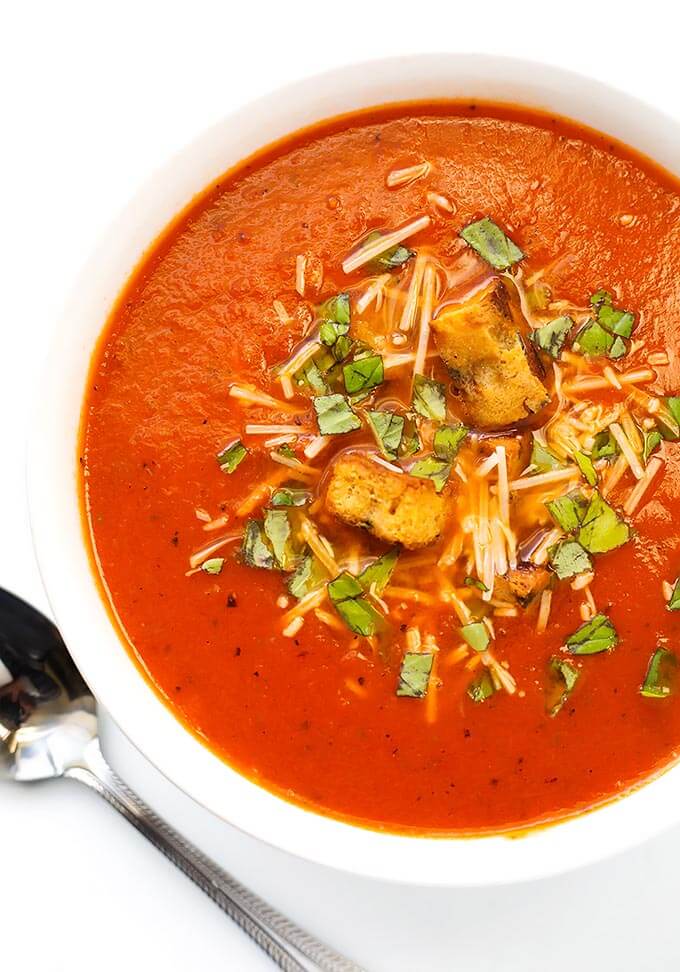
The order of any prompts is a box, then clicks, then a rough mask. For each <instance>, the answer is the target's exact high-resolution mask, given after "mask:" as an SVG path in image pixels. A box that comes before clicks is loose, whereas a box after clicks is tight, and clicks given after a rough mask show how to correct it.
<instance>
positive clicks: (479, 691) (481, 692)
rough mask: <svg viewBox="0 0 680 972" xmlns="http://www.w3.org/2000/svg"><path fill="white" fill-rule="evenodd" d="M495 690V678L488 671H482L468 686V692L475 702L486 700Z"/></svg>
mask: <svg viewBox="0 0 680 972" xmlns="http://www.w3.org/2000/svg"><path fill="white" fill-rule="evenodd" d="M495 691H496V688H495V686H494V684H493V679H492V678H491V676H490V675H489V673H488V672H486V671H485V672H482V674H481V675H480V676H479V677H478V678H476V679H475V680H474V681H472V682H470V684H469V685H468V687H467V694H468V695H469V696H470V698H471V699H472V701H473V702H486V700H487V699H488V698H490V697H491V696H492V695H493V693H494V692H495Z"/></svg>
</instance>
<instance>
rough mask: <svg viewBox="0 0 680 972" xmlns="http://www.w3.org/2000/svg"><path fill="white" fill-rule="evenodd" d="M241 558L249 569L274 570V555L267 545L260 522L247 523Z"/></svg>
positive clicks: (250, 521) (249, 521) (251, 521)
mask: <svg viewBox="0 0 680 972" xmlns="http://www.w3.org/2000/svg"><path fill="white" fill-rule="evenodd" d="M241 556H242V557H243V560H244V563H246V564H247V565H248V567H262V568H265V569H266V570H273V569H274V567H275V562H274V554H273V553H272V551H271V549H270V547H269V544H268V543H267V540H266V538H265V535H264V531H263V529H262V524H261V523H260V521H259V520H248V522H247V523H246V528H245V531H244V533H243V542H242V544H241Z"/></svg>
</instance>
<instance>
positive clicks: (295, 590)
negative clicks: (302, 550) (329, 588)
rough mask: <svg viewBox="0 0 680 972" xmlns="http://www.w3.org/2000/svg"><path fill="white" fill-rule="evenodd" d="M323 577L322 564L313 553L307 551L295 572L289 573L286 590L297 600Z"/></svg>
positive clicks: (317, 585) (320, 582) (323, 578)
mask: <svg viewBox="0 0 680 972" xmlns="http://www.w3.org/2000/svg"><path fill="white" fill-rule="evenodd" d="M325 579H326V572H325V571H324V569H323V567H322V565H321V564H320V563H319V561H318V560H317V559H316V558H315V557H314V556H313V554H311V553H308V554H305V556H304V557H303V559H302V561H301V562H300V564H299V566H298V567H297V569H296V571H295V573H294V574H292V575H291V577H290V580H289V581H288V590H289V591H290V593H291V594H292V595H293V597H297V598H298V600H299V599H300V598H302V597H304V596H305V594H309V592H310V591H313V590H314V589H315V588H317V587H319V586H320V585H321V584H322V583H323V581H324V580H325Z"/></svg>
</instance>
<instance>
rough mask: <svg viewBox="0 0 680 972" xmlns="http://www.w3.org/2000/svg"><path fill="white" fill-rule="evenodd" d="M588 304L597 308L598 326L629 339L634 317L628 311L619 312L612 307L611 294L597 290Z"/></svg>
mask: <svg viewBox="0 0 680 972" xmlns="http://www.w3.org/2000/svg"><path fill="white" fill-rule="evenodd" d="M590 303H591V304H592V306H593V307H596V308H597V319H598V321H599V322H600V324H601V325H602V326H603V327H605V328H606V329H607V330H608V331H611V332H612V334H618V335H619V336H620V337H624V338H629V337H630V336H631V334H632V333H633V327H634V326H635V317H634V315H633V314H631V312H630V311H624V310H619V308H617V307H614V305H613V299H612V296H611V294H609V293H607V291H606V290H598V291H597V293H594V294H593V296H592V297H591V298H590Z"/></svg>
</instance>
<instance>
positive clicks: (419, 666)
mask: <svg viewBox="0 0 680 972" xmlns="http://www.w3.org/2000/svg"><path fill="white" fill-rule="evenodd" d="M433 659H434V655H433V653H432V652H427V651H418V652H416V651H407V652H406V654H405V655H404V658H403V660H402V663H401V671H400V672H399V682H398V683H397V695H401V696H405V697H407V698H410V699H422V698H424V697H425V696H426V695H427V689H428V686H429V684H430V674H431V672H432V662H433Z"/></svg>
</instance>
